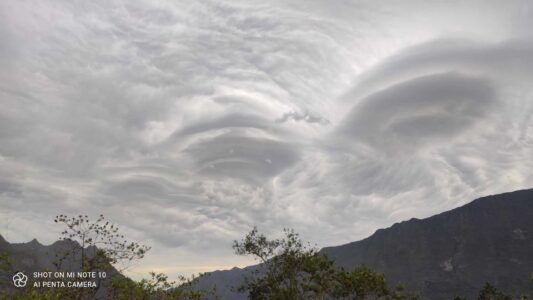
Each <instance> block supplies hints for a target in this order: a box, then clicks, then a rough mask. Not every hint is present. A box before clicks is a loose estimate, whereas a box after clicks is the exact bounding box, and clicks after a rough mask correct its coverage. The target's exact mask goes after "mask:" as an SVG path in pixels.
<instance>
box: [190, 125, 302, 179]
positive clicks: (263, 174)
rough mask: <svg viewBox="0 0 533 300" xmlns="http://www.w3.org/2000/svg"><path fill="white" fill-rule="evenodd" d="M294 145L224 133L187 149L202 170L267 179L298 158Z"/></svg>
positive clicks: (214, 174) (219, 174) (216, 173)
mask: <svg viewBox="0 0 533 300" xmlns="http://www.w3.org/2000/svg"><path fill="white" fill-rule="evenodd" d="M294 148H295V145H291V144H290V143H285V142H280V141H276V140H272V139H267V138H255V137H247V136H241V135H234V134H225V135H222V136H219V137H216V138H213V139H211V140H207V141H204V142H198V143H196V144H193V145H192V146H190V147H189V148H188V149H187V150H186V152H187V153H188V154H189V155H191V156H192V157H193V158H194V160H195V161H196V164H197V166H198V168H199V169H198V170H199V172H200V173H203V174H208V175H212V176H220V177H224V176H229V177H235V178H240V179H243V180H251V181H254V180H256V179H258V180H264V179H266V178H268V177H272V176H275V175H277V174H278V173H280V172H281V171H283V170H284V169H286V168H288V167H290V165H292V164H293V163H294V162H295V161H296V160H297V159H298V155H297V153H298V152H297V151H296V150H294Z"/></svg>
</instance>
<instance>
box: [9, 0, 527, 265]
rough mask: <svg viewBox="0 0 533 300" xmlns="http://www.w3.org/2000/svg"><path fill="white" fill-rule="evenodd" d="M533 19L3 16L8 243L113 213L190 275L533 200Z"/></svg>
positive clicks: (199, 6) (48, 8) (99, 13)
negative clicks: (512, 193) (285, 238)
mask: <svg viewBox="0 0 533 300" xmlns="http://www.w3.org/2000/svg"><path fill="white" fill-rule="evenodd" d="M531 9H532V8H531V4H529V3H526V2H521V1H510V2H505V3H503V2H500V1H494V2H491V1H469V2H468V3H467V2H464V1H458V2H445V3H444V2H442V3H441V2H439V3H429V2H426V1H407V2H401V3H400V2H395V1H388V2H386V3H377V2H372V1H344V2H339V3H337V4H336V5H332V4H331V2H330V1H325V0H313V1H309V0H305V1H303V0H302V1H300V0H295V1H272V2H268V3H264V2H261V1H231V2H229V1H212V0H209V1H201V2H197V3H185V2H183V3H181V2H179V3H178V2H175V1H143V0H134V1H91V2H83V3H82V2H72V1H42V2H38V3H35V2H30V1H3V2H2V3H1V4H0V40H1V41H2V42H1V43H0V101H1V103H2V109H1V110H0V207H1V210H0V220H2V223H0V226H2V227H1V230H0V231H1V233H2V235H4V236H5V237H6V238H7V239H8V240H10V241H25V240H30V239H32V238H34V237H36V236H39V237H40V239H42V240H43V241H44V242H51V241H53V240H54V239H55V238H56V236H57V235H56V233H57V232H58V231H60V229H59V228H55V227H54V225H53V222H52V220H53V216H54V215H56V214H60V213H63V214H78V213H83V214H92V215H98V214H100V213H104V214H105V215H107V216H108V217H109V219H111V220H112V221H114V222H116V223H118V224H120V225H121V226H122V227H123V228H124V230H125V231H126V234H127V235H128V236H131V238H132V239H137V240H142V241H146V243H149V244H151V245H152V246H153V249H154V250H153V254H152V255H151V256H149V257H148V258H147V260H146V261H145V262H143V263H142V264H141V265H139V266H137V267H136V268H135V270H136V271H137V272H144V271H146V270H151V269H158V270H162V271H167V272H174V273H177V272H185V273H188V272H197V271H209V270H212V269H215V268H227V267H232V266H233V265H236V264H237V265H243V264H246V263H248V261H246V260H243V259H241V258H239V257H235V256H234V255H233V253H232V251H231V248H230V247H231V241H232V240H233V239H237V238H239V237H240V236H242V235H243V234H244V233H245V232H247V231H248V230H249V229H250V228H251V227H252V226H254V225H258V226H259V227H260V228H261V229H263V230H264V231H266V232H267V233H273V232H279V230H280V229H281V228H283V227H293V228H295V229H296V230H297V231H299V232H301V233H302V235H303V237H304V238H305V239H307V240H310V241H312V242H316V243H317V244H318V245H319V246H324V245H332V244H339V243H343V242H348V241H353V240H356V239H359V238H362V237H364V236H365V235H368V234H370V233H372V232H373V231H374V230H376V229H377V228H379V227H383V226H388V225H390V224H391V223H393V222H396V221H400V220H402V219H405V218H411V217H423V216H427V215H430V214H433V213H437V212H440V211H442V210H445V209H450V208H453V207H455V206H457V205H459V204H462V203H464V202H465V201H468V200H470V199H473V198H475V197H477V196H481V195H485V194H489V193H496V192H503V191H508V190H513V189H518V188H526V187H531V186H532V185H533V181H532V180H533V179H532V178H533V176H532V175H533V174H532V171H531V170H533V160H532V159H531V157H533V150H532V149H533V147H532V146H533V134H532V132H533V131H532V124H533V123H532V119H531V115H532V114H533V101H531V100H532V96H533V90H532V88H531V84H530V82H531V79H532V78H533V71H532V70H533V65H532V62H533V57H532V55H533V54H532V53H533V35H531V32H530V28H531V26H533V23H532V21H531V18H530V17H529V14H528V13H527V12H528V11H530V10H531ZM415 10H416V12H417V13H416V14H414V13H413V11H415ZM474 12H477V13H474ZM169 261H171V262H176V263H175V264H171V263H169ZM169 265H172V267H169Z"/></svg>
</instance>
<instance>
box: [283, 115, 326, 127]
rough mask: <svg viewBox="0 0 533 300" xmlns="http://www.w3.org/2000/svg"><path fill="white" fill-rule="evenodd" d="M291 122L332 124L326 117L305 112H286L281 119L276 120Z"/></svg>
mask: <svg viewBox="0 0 533 300" xmlns="http://www.w3.org/2000/svg"><path fill="white" fill-rule="evenodd" d="M289 120H293V121H296V122H300V121H304V122H307V123H311V124H312V123H318V124H321V125H329V124H330V123H331V122H330V121H329V120H328V119H326V118H324V117H321V116H316V115H313V114H310V113H308V112H305V113H298V112H286V113H284V114H283V115H282V116H281V117H280V118H279V119H276V122H279V123H285V122H287V121H289Z"/></svg>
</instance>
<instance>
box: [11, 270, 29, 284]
mask: <svg viewBox="0 0 533 300" xmlns="http://www.w3.org/2000/svg"><path fill="white" fill-rule="evenodd" d="M27 282H28V276H26V275H24V273H22V272H18V273H17V274H15V275H13V284H14V285H15V286H16V287H25V286H26V283H27Z"/></svg>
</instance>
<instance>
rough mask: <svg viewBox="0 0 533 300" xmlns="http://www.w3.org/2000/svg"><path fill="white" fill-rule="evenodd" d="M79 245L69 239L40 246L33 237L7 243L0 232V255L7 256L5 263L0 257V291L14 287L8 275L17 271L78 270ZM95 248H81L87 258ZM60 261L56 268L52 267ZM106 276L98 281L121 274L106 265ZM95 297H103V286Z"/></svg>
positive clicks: (29, 274) (93, 253) (79, 261)
mask: <svg viewBox="0 0 533 300" xmlns="http://www.w3.org/2000/svg"><path fill="white" fill-rule="evenodd" d="M81 249H82V248H81V246H80V244H79V243H77V242H75V241H71V240H61V241H57V242H55V243H53V244H51V245H48V246H47V245H42V244H41V243H39V242H38V241H37V240H36V239H33V240H32V241H30V242H28V243H13V244H11V243H9V242H7V241H6V240H5V239H4V238H3V237H2V236H1V235H0V255H5V254H7V256H8V257H9V265H7V266H6V261H5V260H3V261H2V260H1V259H0V266H2V267H0V290H11V289H14V286H13V283H12V280H11V278H12V276H13V274H14V273H16V272H18V271H22V272H23V273H24V274H26V275H28V276H29V277H30V278H31V274H33V272H43V271H56V270H60V271H74V272H76V271H80V270H81V267H80V266H81ZM96 250H97V249H96V248H95V247H88V248H85V254H86V255H87V257H89V258H90V257H93V256H94V255H95V254H96ZM58 262H61V264H60V266H59V268H58V267H57V266H56V264H57V263H58ZM103 269H105V270H106V272H107V275H108V278H107V279H104V280H102V282H104V281H107V280H110V279H111V278H116V276H122V275H121V274H120V273H119V272H118V271H117V270H116V269H115V268H114V267H113V266H111V265H106V266H104V267H103ZM96 296H97V297H98V298H101V299H103V298H105V289H104V288H100V289H99V290H98V293H97V295H96Z"/></svg>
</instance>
